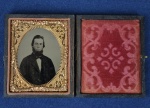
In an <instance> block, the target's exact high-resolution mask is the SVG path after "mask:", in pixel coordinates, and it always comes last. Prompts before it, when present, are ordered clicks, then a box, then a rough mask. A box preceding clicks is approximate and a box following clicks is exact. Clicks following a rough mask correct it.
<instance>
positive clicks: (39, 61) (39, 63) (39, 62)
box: [36, 58, 41, 72]
mask: <svg viewBox="0 0 150 108" xmlns="http://www.w3.org/2000/svg"><path fill="white" fill-rule="evenodd" d="M36 62H37V64H38V67H39V70H40V72H41V59H40V58H38V59H36Z"/></svg>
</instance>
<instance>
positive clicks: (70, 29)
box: [4, 14, 74, 97]
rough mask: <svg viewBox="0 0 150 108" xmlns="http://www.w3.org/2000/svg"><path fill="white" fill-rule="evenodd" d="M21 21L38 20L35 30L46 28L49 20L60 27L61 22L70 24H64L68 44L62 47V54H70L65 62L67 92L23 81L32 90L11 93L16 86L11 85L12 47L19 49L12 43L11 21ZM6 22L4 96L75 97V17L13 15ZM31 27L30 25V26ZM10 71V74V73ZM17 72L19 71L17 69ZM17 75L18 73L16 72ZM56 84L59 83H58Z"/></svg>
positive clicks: (8, 16) (46, 85)
mask: <svg viewBox="0 0 150 108" xmlns="http://www.w3.org/2000/svg"><path fill="white" fill-rule="evenodd" d="M20 19H21V20H25V21H28V22H29V21H33V22H34V21H35V20H36V21H37V25H36V26H34V27H35V28H44V27H45V26H46V25H45V22H46V21H47V20H48V21H53V22H54V21H56V22H58V23H59V24H60V25H61V23H62V22H61V21H64V22H65V21H66V22H67V23H68V24H67V25H65V23H64V25H62V26H63V27H65V29H66V30H65V31H66V34H67V35H66V36H67V37H66V40H65V42H67V43H68V44H66V45H67V46H66V47H65V46H64V47H61V52H62V54H63V55H64V53H67V52H69V53H68V57H67V58H68V60H67V61H64V62H66V64H67V68H66V69H65V70H66V72H65V73H66V77H67V80H66V81H67V83H66V84H67V86H66V87H67V91H66V90H62V91H61V89H63V88H60V89H59V88H56V89H59V90H53V89H49V88H48V87H49V83H48V84H44V85H42V86H41V87H40V86H34V85H33V86H32V85H30V84H28V83H26V82H24V81H21V82H24V84H27V85H29V86H31V87H30V89H24V91H19V89H17V90H16V91H14V92H12V90H11V91H10V85H11V84H14V83H11V81H12V80H11V78H12V77H11V75H10V73H11V74H12V72H11V71H12V69H11V65H12V64H13V62H14V61H15V57H13V55H12V53H14V51H15V50H13V49H12V48H11V49H10V47H12V46H13V47H14V48H15V47H16V48H17V47H18V45H16V46H15V44H14V43H12V41H11V39H13V38H12V37H11V36H12V35H10V32H13V31H11V30H10V28H11V27H12V26H13V25H10V20H11V21H12V20H16V21H17V20H20ZM39 20H40V21H41V20H42V21H44V22H42V21H41V22H38V21H39ZM5 22H6V24H5V25H6V28H5V33H6V37H5V56H4V62H5V81H4V83H5V84H4V86H5V90H4V94H5V96H9V97H11V96H51V97H66V96H67V97H68V96H73V95H74V16H73V15H25V14H22V15H19V14H16V15H15V14H14V15H13V14H11V15H7V16H6V21H5ZM53 22H52V23H53ZM40 23H41V24H40ZM54 23H55V22H54ZM15 24H16V22H15ZM43 25H45V26H43ZM56 25H57V24H56ZM29 26H30V24H29ZM31 28H32V27H31ZM29 30H30V29H29ZM27 31H28V30H25V32H27ZM52 32H53V31H52ZM15 35H16V34H15ZM15 35H14V36H15ZM55 35H56V34H55ZM57 35H58V34H57ZM60 35H61V34H60ZM14 39H18V38H14ZM14 39H13V40H14ZM57 40H58V42H59V44H60V43H61V42H60V41H61V40H59V39H58V38H57ZM18 41H21V39H18ZM66 48H67V49H68V51H67V50H65V49H66ZM63 49H64V51H65V52H64V51H62V50H63ZM10 51H11V54H10ZM14 56H16V53H14ZM64 57H65V55H64ZM64 57H63V58H64ZM10 58H11V59H10ZM12 59H14V61H12ZM62 60H64V59H62ZM13 66H16V65H14V64H13ZM61 67H62V64H61ZM65 67H66V66H65ZM62 69H63V68H62ZM9 70H10V72H9ZM15 70H17V69H15ZM16 73H17V71H16ZM58 73H61V72H58ZM18 76H19V75H18ZM18 76H17V77H18ZM57 76H58V75H57ZM19 77H20V76H19ZM20 79H21V78H20ZM20 79H19V80H20ZM55 79H56V78H55ZM57 79H58V78H57ZM58 80H60V79H58ZM52 81H53V80H52ZM56 82H59V81H56ZM63 82H64V81H63ZM64 83H65V82H64ZM56 85H57V84H56ZM11 89H12V88H11ZM54 89H55V88H54ZM20 90H21V89H20Z"/></svg>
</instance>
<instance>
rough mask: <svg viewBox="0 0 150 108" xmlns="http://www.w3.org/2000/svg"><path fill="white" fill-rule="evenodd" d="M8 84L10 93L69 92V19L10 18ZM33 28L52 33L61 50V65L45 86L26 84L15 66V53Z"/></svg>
mask: <svg viewBox="0 0 150 108" xmlns="http://www.w3.org/2000/svg"><path fill="white" fill-rule="evenodd" d="M9 28H10V31H8V32H9V35H10V36H9V38H10V39H9V40H10V46H9V47H8V48H9V49H8V51H9V50H10V51H9V54H10V55H9V59H8V60H9V61H8V62H9V63H10V65H8V66H9V70H8V75H9V80H8V81H9V83H8V88H9V90H8V91H9V92H10V93H20V92H34V91H35V92H46V93H47V92H48V93H49V92H55V93H56V92H68V91H70V86H69V84H70V83H69V80H70V72H68V70H69V68H70V66H69V65H70V63H69V60H70V59H69V54H70V51H69V48H70V46H69V42H70V41H69V32H70V29H69V19H51V18H49V19H42V18H41V19H40V18H38V19H36V18H35V19H33V18H32V19H31V18H18V19H17V18H10V19H9ZM35 28H43V29H46V30H48V31H50V32H52V33H53V34H54V36H55V38H56V39H57V41H58V43H59V45H60V48H61V64H60V68H59V70H58V72H57V74H56V75H55V77H54V78H53V79H52V80H51V81H49V82H48V83H46V84H43V85H40V86H39V85H33V84H30V83H29V82H27V81H26V80H25V79H24V78H23V77H22V76H21V74H20V72H19V68H18V65H17V51H18V47H19V44H20V42H21V40H22V38H23V37H24V35H25V34H26V33H27V32H28V31H30V30H32V29H35Z"/></svg>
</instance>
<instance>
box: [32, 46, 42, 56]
mask: <svg viewBox="0 0 150 108" xmlns="http://www.w3.org/2000/svg"><path fill="white" fill-rule="evenodd" d="M32 51H33V54H35V56H36V57H40V56H42V55H43V50H41V51H35V49H34V48H32Z"/></svg>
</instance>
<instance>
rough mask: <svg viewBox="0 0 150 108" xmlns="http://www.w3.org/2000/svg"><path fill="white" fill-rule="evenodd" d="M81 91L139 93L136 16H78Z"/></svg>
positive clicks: (138, 52)
mask: <svg viewBox="0 0 150 108" xmlns="http://www.w3.org/2000/svg"><path fill="white" fill-rule="evenodd" d="M81 39H82V77H81V92H82V93H141V78H140V73H141V71H140V68H141V67H140V22H139V20H82V38H81Z"/></svg>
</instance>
